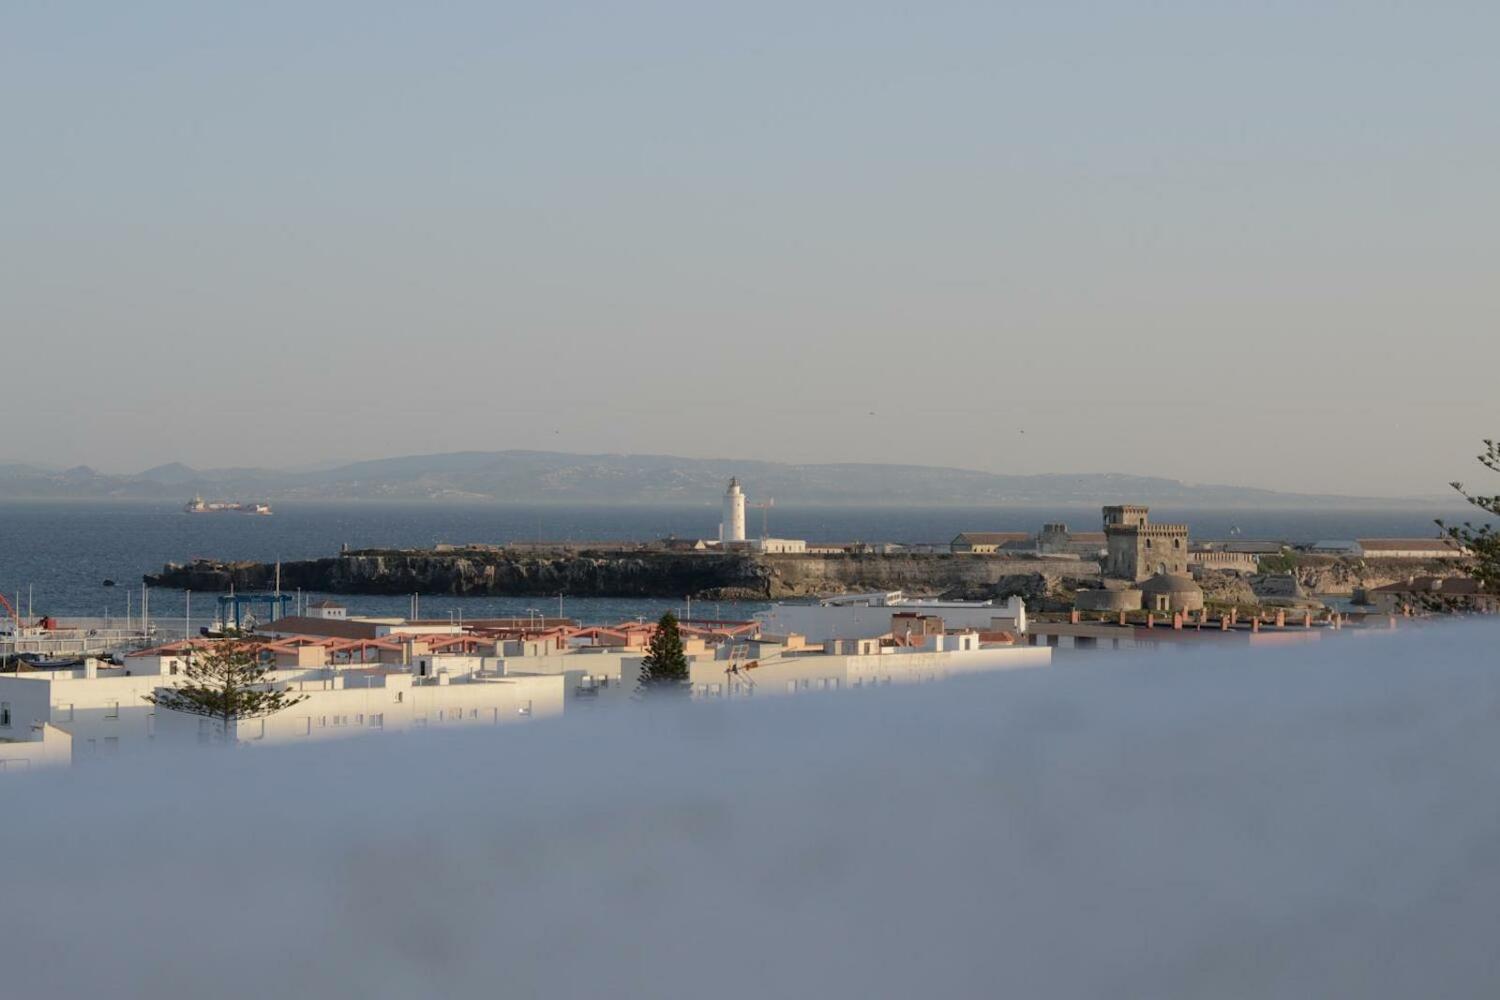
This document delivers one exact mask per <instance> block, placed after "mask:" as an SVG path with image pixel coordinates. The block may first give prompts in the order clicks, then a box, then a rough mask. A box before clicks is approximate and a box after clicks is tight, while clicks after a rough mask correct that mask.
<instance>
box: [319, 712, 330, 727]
mask: <svg viewBox="0 0 1500 1000" xmlns="http://www.w3.org/2000/svg"><path fill="white" fill-rule="evenodd" d="M327 725H328V716H326V715H320V716H318V728H319V729H322V728H323V727H325V726H327Z"/></svg>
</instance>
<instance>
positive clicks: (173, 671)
mask: <svg viewBox="0 0 1500 1000" xmlns="http://www.w3.org/2000/svg"><path fill="white" fill-rule="evenodd" d="M168 673H171V674H172V675H173V676H175V675H176V674H177V661H176V660H172V661H171V663H170V664H169V669H168Z"/></svg>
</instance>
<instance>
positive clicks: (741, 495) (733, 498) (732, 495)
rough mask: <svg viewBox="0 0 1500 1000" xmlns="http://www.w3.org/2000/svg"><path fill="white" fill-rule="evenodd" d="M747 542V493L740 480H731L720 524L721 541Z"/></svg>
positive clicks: (725, 496) (726, 491)
mask: <svg viewBox="0 0 1500 1000" xmlns="http://www.w3.org/2000/svg"><path fill="white" fill-rule="evenodd" d="M744 540H745V491H744V490H742V489H740V481H739V480H738V479H730V480H729V489H727V490H725V491H724V519H723V520H722V521H720V522H719V541H721V542H743V541H744Z"/></svg>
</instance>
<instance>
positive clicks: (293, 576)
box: [146, 550, 1099, 600]
mask: <svg viewBox="0 0 1500 1000" xmlns="http://www.w3.org/2000/svg"><path fill="white" fill-rule="evenodd" d="M275 573H276V567H275V565H274V564H270V563H253V562H242V563H224V562H214V561H206V560H200V561H197V562H193V563H189V564H186V565H180V564H168V565H167V566H166V567H165V568H164V569H163V570H162V572H160V573H156V574H151V575H148V576H147V577H146V582H147V583H149V584H150V585H151V586H154V587H171V588H175V589H191V590H196V591H226V590H229V589H230V587H231V586H232V587H233V588H234V589H236V590H242V591H254V590H269V589H270V588H272V587H273V586H275ZM1098 576H1099V567H1098V565H1097V564H1096V563H1092V562H1078V561H1053V560H1040V559H998V558H984V557H973V556H952V555H941V554H940V555H895V556H878V555H847V556H811V555H770V556H756V555H750V554H737V553H731V554H705V553H673V552H656V551H631V552H588V551H580V552H565V553H564V552H559V553H535V554H533V553H524V554H521V553H508V552H505V551H503V550H501V551H474V550H464V551H458V552H432V551H367V552H351V553H346V554H344V555H341V556H338V557H336V558H329V559H310V560H305V561H300V562H287V563H282V564H281V588H282V590H290V589H294V588H301V589H303V590H313V591H323V592H327V593H336V594H409V593H413V592H420V593H424V594H459V595H494V596H549V595H553V594H567V595H569V596H571V597H684V596H689V595H691V596H693V597H695V598H707V599H720V600H735V599H740V600H774V599H780V598H786V597H814V596H827V595H832V594H842V593H850V592H857V591H864V590H905V591H908V592H910V593H913V594H924V595H943V596H947V597H953V598H980V599H983V598H991V597H1006V596H1009V595H1010V594H1021V595H1023V596H1025V597H1027V598H1028V599H1031V600H1040V599H1043V598H1048V597H1056V596H1057V595H1059V594H1062V593H1064V592H1066V591H1069V590H1071V589H1073V588H1076V587H1077V586H1079V585H1080V584H1091V583H1096V582H1097V580H1098Z"/></svg>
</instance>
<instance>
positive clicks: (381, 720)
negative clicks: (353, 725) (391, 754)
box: [370, 712, 385, 729]
mask: <svg viewBox="0 0 1500 1000" xmlns="http://www.w3.org/2000/svg"><path fill="white" fill-rule="evenodd" d="M370 728H371V729H384V728H385V713H384V712H372V713H371V714H370Z"/></svg>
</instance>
